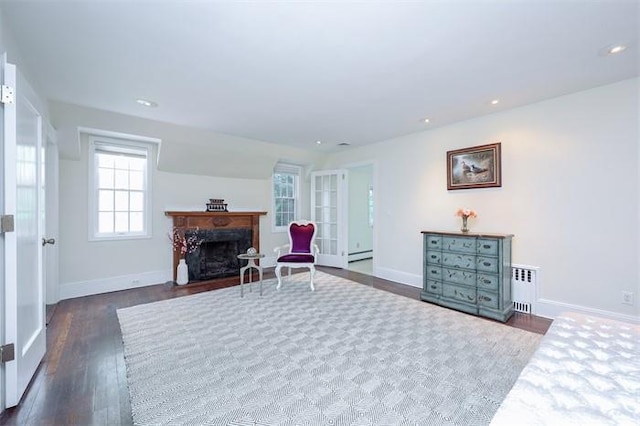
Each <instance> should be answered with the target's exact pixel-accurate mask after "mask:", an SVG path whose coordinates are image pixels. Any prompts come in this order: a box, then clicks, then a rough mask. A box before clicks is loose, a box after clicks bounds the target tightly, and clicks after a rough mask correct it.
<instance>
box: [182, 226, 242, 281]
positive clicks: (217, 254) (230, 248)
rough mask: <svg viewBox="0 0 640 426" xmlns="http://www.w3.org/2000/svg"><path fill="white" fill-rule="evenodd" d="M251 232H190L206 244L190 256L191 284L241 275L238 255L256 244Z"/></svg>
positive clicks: (188, 261) (217, 230) (189, 232)
mask: <svg viewBox="0 0 640 426" xmlns="http://www.w3.org/2000/svg"><path fill="white" fill-rule="evenodd" d="M251 234H252V232H251V229H208V230H204V231H202V230H198V231H195V230H192V231H186V232H185V236H186V237H189V236H191V235H195V237H196V238H197V239H198V240H202V244H200V247H199V248H198V249H197V250H196V251H194V252H193V253H189V254H187V256H186V259H185V260H186V262H187V266H188V267H189V281H205V280H214V279H217V278H225V277H232V276H236V275H238V271H239V269H240V266H241V265H240V263H239V262H238V255H239V254H240V253H246V252H247V249H248V248H249V247H251V244H252V240H253V238H252V235H251Z"/></svg>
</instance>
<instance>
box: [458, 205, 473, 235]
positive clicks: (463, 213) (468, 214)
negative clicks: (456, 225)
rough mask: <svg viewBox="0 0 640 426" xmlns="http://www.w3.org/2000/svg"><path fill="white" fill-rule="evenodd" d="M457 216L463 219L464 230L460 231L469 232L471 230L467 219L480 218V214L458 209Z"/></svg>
mask: <svg viewBox="0 0 640 426" xmlns="http://www.w3.org/2000/svg"><path fill="white" fill-rule="evenodd" d="M456 216H459V217H461V218H462V229H460V231H462V232H469V228H468V227H467V219H469V218H470V217H474V218H475V217H478V213H476V211H475V210H471V209H458V211H457V212H456Z"/></svg>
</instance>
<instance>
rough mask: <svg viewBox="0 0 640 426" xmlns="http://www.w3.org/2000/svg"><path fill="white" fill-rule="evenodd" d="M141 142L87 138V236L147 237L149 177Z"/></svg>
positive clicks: (148, 150) (146, 152)
mask: <svg viewBox="0 0 640 426" xmlns="http://www.w3.org/2000/svg"><path fill="white" fill-rule="evenodd" d="M150 156H151V146H150V145H148V144H145V143H140V142H132V141H125V140H119V139H109V138H104V137H96V136H91V137H90V138H89V177H90V186H89V218H90V219H89V228H90V229H89V239H92V240H102V239H118V238H145V237H150V236H151V231H150V229H151V219H150V218H151V214H150V213H151V208H150V206H151V184H150V183H151V178H150V176H151V175H150V168H149V167H148V162H149V161H148V160H149V158H150Z"/></svg>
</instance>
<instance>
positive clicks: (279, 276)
mask: <svg viewBox="0 0 640 426" xmlns="http://www.w3.org/2000/svg"><path fill="white" fill-rule="evenodd" d="M280 269H282V265H277V266H276V277H277V278H278V285H277V286H276V290H280V287H282V273H281V271H280Z"/></svg>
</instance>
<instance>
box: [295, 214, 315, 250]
mask: <svg viewBox="0 0 640 426" xmlns="http://www.w3.org/2000/svg"><path fill="white" fill-rule="evenodd" d="M316 230H317V226H316V224H315V223H313V222H311V221H308V220H298V221H294V222H291V223H290V224H289V253H312V252H313V250H312V247H313V240H314V238H315V237H316Z"/></svg>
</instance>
